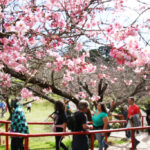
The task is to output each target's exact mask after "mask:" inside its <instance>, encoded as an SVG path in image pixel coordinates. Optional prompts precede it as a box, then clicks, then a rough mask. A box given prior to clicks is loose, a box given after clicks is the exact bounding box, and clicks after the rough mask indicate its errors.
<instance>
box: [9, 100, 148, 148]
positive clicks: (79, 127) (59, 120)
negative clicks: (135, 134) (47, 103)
mask: <svg viewBox="0 0 150 150" xmlns="http://www.w3.org/2000/svg"><path fill="white" fill-rule="evenodd" d="M128 104H129V107H127V106H126V107H124V109H125V110H126V111H124V113H123V115H124V117H125V118H126V119H127V120H128V122H127V125H126V126H127V127H131V126H134V127H136V126H139V125H140V117H141V112H140V109H139V107H138V106H137V105H136V104H135V102H134V98H129V99H128ZM11 106H12V108H13V113H12V119H11V127H10V130H11V132H18V133H24V134H29V129H28V124H27V122H26V118H25V115H24V111H23V109H22V107H21V103H20V99H15V100H14V101H13V103H12V104H11ZM54 109H55V111H54V113H52V114H51V115H49V117H51V118H53V119H54V125H53V132H66V128H67V116H68V115H69V116H70V115H71V112H70V108H69V105H68V102H67V103H66V102H65V104H64V103H63V102H62V101H56V102H55V105H54ZM88 110H89V109H88V102H87V101H85V100H81V101H80V102H79V104H78V110H77V111H76V112H75V113H74V117H75V120H76V128H75V131H78V132H80V131H81V132H82V131H88V130H92V129H94V130H104V129H107V128H108V121H109V119H108V114H107V111H106V108H105V105H104V104H103V103H102V102H98V103H97V109H96V111H95V112H94V114H93V116H92V118H91V119H92V122H93V125H89V124H88V119H87V115H86V114H87V112H88ZM147 121H149V123H150V105H149V109H148V110H147ZM148 125H150V124H148ZM148 131H149V134H150V130H148ZM126 135H127V137H130V136H131V134H130V133H127V134H126ZM95 136H96V139H97V140H98V146H99V150H103V148H105V149H107V148H108V144H107V143H106V142H105V140H104V137H105V134H104V133H96V134H95ZM63 138H64V136H55V140H56V150H60V147H62V148H63V149H64V150H68V148H67V147H66V146H65V144H64V143H63V142H62V140H63ZM89 138H90V136H88V135H86V134H82V135H73V140H72V150H88V149H89ZM23 140H24V138H23V137H12V138H11V149H12V150H24V145H23ZM134 143H135V145H134V146H135V148H136V147H137V145H138V144H139V143H140V141H138V140H137V139H136V138H135V142H134Z"/></svg>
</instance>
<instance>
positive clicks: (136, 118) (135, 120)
mask: <svg viewBox="0 0 150 150" xmlns="http://www.w3.org/2000/svg"><path fill="white" fill-rule="evenodd" d="M128 104H129V107H128V124H127V127H129V126H130V127H138V126H140V125H141V122H140V117H141V112H140V109H139V107H138V106H137V105H136V104H135V102H134V98H133V97H129V98H128ZM129 124H130V125H129ZM139 143H140V141H138V140H137V139H136V137H135V138H134V147H135V148H136V147H137V145H138V144H139Z"/></svg>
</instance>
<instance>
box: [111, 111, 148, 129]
mask: <svg viewBox="0 0 150 150" xmlns="http://www.w3.org/2000/svg"><path fill="white" fill-rule="evenodd" d="M112 116H114V117H120V120H123V115H118V114H115V115H112ZM144 117H146V116H141V126H142V127H143V126H144ZM121 128H122V123H121Z"/></svg>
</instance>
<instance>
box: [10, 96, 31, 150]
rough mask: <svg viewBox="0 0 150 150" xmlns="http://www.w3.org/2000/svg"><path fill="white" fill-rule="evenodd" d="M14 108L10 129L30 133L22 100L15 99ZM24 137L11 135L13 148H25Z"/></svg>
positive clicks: (19, 149)
mask: <svg viewBox="0 0 150 150" xmlns="http://www.w3.org/2000/svg"><path fill="white" fill-rule="evenodd" d="M11 107H12V109H13V113H12V118H11V125H10V131H11V132H17V133H23V134H29V128H28V124H27V122H26V118H25V115H24V111H23V109H22V106H21V103H20V100H19V99H18V98H17V99H15V100H13V105H12V106H11ZM23 140H24V138H23V137H11V150H24V145H23Z"/></svg>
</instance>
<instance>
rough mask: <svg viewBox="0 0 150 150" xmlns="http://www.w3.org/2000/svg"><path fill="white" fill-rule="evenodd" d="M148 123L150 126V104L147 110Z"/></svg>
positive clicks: (149, 130)
mask: <svg viewBox="0 0 150 150" xmlns="http://www.w3.org/2000/svg"><path fill="white" fill-rule="evenodd" d="M146 121H147V125H148V126H150V104H148V107H147V110H146ZM148 135H150V129H148Z"/></svg>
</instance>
